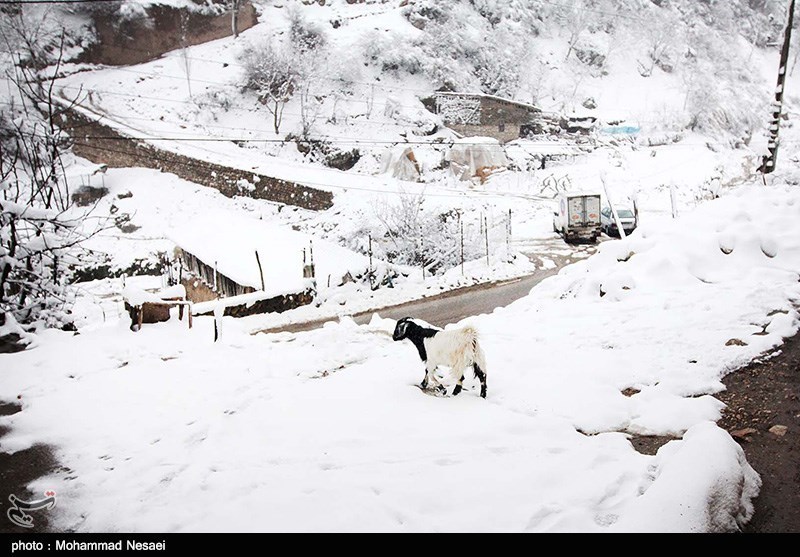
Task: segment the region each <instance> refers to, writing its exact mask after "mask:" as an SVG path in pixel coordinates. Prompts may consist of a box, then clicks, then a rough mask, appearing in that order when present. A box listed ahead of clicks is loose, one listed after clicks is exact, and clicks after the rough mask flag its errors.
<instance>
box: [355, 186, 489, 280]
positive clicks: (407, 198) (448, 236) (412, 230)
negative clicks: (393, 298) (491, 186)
mask: <svg viewBox="0 0 800 557" xmlns="http://www.w3.org/2000/svg"><path fill="white" fill-rule="evenodd" d="M484 216H485V215H484V213H482V212H480V211H479V210H478V211H475V210H470V211H468V210H458V209H452V208H449V207H448V208H444V207H440V206H437V205H436V204H435V202H434V201H432V200H431V199H429V198H428V197H426V195H425V193H424V192H418V193H412V192H407V191H402V190H401V192H400V194H399V195H398V196H396V198H392V199H385V200H383V201H381V202H379V203H375V204H373V207H372V214H370V215H367V216H366V217H365V219H364V222H363V224H362V229H361V230H360V231H359V232H357V233H356V234H355V238H356V242H357V245H355V246H352V247H354V248H355V249H358V250H359V251H366V249H365V248H366V246H365V245H364V243H365V242H364V240H365V239H366V237H367V236H371V237H372V248H373V253H374V255H375V256H376V257H378V258H379V259H383V260H385V261H388V262H389V263H395V264H398V265H408V266H414V267H420V266H424V267H425V272H426V273H429V274H440V273H442V272H444V271H447V270H448V269H451V268H453V267H456V266H457V265H459V264H460V263H461V257H462V249H463V258H464V261H472V260H474V259H478V258H481V257H484V256H485V250H486V243H487V238H488V243H489V246H490V249H491V250H492V251H494V249H495V248H496V246H497V245H498V244H499V243H500V242H501V241H503V238H504V237H505V236H504V235H505V224H504V223H505V221H501V222H500V221H499V222H497V223H495V225H494V226H493V225H492V223H491V222H487V221H486V220H485V219H484ZM484 226H487V227H488V229H484ZM462 239H463V240H462ZM462 241H463V244H462Z"/></svg>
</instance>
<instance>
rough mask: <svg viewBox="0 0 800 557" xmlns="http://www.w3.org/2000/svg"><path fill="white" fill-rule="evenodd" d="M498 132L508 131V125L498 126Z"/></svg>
mask: <svg viewBox="0 0 800 557" xmlns="http://www.w3.org/2000/svg"><path fill="white" fill-rule="evenodd" d="M497 131H500V132H504V131H506V125H505V124H500V125H499V126H497Z"/></svg>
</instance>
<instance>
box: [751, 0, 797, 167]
mask: <svg viewBox="0 0 800 557" xmlns="http://www.w3.org/2000/svg"><path fill="white" fill-rule="evenodd" d="M793 21H794V0H789V14H788V16H787V18H786V29H784V31H783V47H782V48H781V61H780V64H779V65H778V84H777V86H776V87H775V101H774V102H773V104H772V107H773V110H772V120H771V121H770V125H769V143H768V144H767V149H768V150H769V154H768V155H765V156H764V158H763V160H762V161H761V168H759V172H761V173H762V174H769V173H770V172H772V171H773V170H775V164H776V162H777V158H778V145H779V143H778V130H779V129H780V127H781V112H782V110H783V89H784V85H785V83H786V66H787V65H788V63H789V43H791V40H792V23H793Z"/></svg>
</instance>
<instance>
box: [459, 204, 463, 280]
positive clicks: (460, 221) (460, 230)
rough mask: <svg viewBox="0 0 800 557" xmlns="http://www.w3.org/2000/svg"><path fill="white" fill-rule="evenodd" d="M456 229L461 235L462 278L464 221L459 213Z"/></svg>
mask: <svg viewBox="0 0 800 557" xmlns="http://www.w3.org/2000/svg"><path fill="white" fill-rule="evenodd" d="M458 228H459V232H460V235H461V276H462V277H463V276H464V220H463V219H462V218H461V211H459V212H458Z"/></svg>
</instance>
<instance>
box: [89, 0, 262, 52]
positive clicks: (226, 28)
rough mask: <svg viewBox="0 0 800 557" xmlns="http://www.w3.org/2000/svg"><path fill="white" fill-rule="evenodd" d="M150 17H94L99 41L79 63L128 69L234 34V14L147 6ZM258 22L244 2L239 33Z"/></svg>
mask: <svg viewBox="0 0 800 557" xmlns="http://www.w3.org/2000/svg"><path fill="white" fill-rule="evenodd" d="M146 10H147V17H136V18H132V19H129V20H126V19H122V18H120V17H119V15H117V14H115V13H112V14H109V13H96V14H94V16H93V20H94V28H95V33H96V35H97V41H96V42H95V43H93V44H92V45H90V46H89V47H88V48H87V49H86V50H85V51H84V52H83V54H82V55H81V56H80V58H79V61H80V62H88V63H90V64H105V65H110V66H127V65H131V64H140V63H142V62H149V61H150V60H155V59H156V58H158V57H160V56H162V55H163V54H164V53H166V52H169V51H171V50H175V49H177V48H181V47H183V46H184V39H183V37H182V35H183V34H184V33H183V28H184V27H185V29H186V33H185V35H186V38H185V46H192V45H196V44H201V43H205V42H208V41H214V40H217V39H221V38H223V37H228V36H231V35H232V34H233V31H232V28H231V14H230V13H227V12H226V13H223V14H220V15H214V14H205V15H204V14H202V13H198V12H193V11H188V10H182V9H180V8H176V7H174V6H166V5H151V6H147V8H146ZM257 22H258V15H257V13H256V10H255V8H254V7H253V5H252V4H251V3H250V2H249V1H247V0H245V1H243V2H242V5H241V6H240V7H239V17H238V28H239V32H242V31H244V30H245V29H249V28H250V27H252V26H253V25H255V24H256V23H257Z"/></svg>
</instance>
